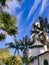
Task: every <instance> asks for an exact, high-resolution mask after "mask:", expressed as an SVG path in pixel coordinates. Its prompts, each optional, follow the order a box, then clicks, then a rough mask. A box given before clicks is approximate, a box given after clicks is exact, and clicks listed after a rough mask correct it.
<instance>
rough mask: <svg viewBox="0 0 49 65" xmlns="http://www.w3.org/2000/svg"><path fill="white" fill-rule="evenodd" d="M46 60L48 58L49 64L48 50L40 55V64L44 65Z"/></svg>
mask: <svg viewBox="0 0 49 65" xmlns="http://www.w3.org/2000/svg"><path fill="white" fill-rule="evenodd" d="M44 60H47V61H48V65H49V53H48V52H47V53H45V54H43V55H41V56H39V65H44Z"/></svg>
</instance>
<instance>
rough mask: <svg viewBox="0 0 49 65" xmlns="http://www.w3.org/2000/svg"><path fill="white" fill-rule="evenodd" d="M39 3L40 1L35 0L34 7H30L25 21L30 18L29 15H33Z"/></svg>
mask: <svg viewBox="0 0 49 65" xmlns="http://www.w3.org/2000/svg"><path fill="white" fill-rule="evenodd" d="M40 2H41V0H35V2H34V5H33V6H32V8H31V10H30V12H29V14H28V18H27V19H29V17H30V16H31V14H33V13H34V11H35V10H36V8H37V6H38V4H39V3H40Z"/></svg>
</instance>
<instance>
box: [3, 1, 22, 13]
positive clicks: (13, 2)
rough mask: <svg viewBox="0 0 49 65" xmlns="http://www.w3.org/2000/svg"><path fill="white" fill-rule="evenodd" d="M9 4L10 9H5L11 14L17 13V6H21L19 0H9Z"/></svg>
mask: <svg viewBox="0 0 49 65" xmlns="http://www.w3.org/2000/svg"><path fill="white" fill-rule="evenodd" d="M7 5H8V7H9V9H6V8H5V9H4V10H5V11H7V12H8V13H10V14H14V13H15V9H16V8H21V6H20V4H19V2H18V1H17V0H13V1H12V2H10V1H8V2H7Z"/></svg>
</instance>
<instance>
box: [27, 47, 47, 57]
mask: <svg viewBox="0 0 49 65" xmlns="http://www.w3.org/2000/svg"><path fill="white" fill-rule="evenodd" d="M45 51H47V48H46V49H45V48H44V47H40V48H33V49H29V50H28V57H31V56H38V55H39V54H42V53H44V52H45Z"/></svg>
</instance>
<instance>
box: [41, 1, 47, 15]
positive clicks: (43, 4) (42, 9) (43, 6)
mask: <svg viewBox="0 0 49 65" xmlns="http://www.w3.org/2000/svg"><path fill="white" fill-rule="evenodd" d="M47 1H48V0H43V1H42V5H41V9H40V15H41V14H42V13H43V11H44V9H45V8H46V6H47Z"/></svg>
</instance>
